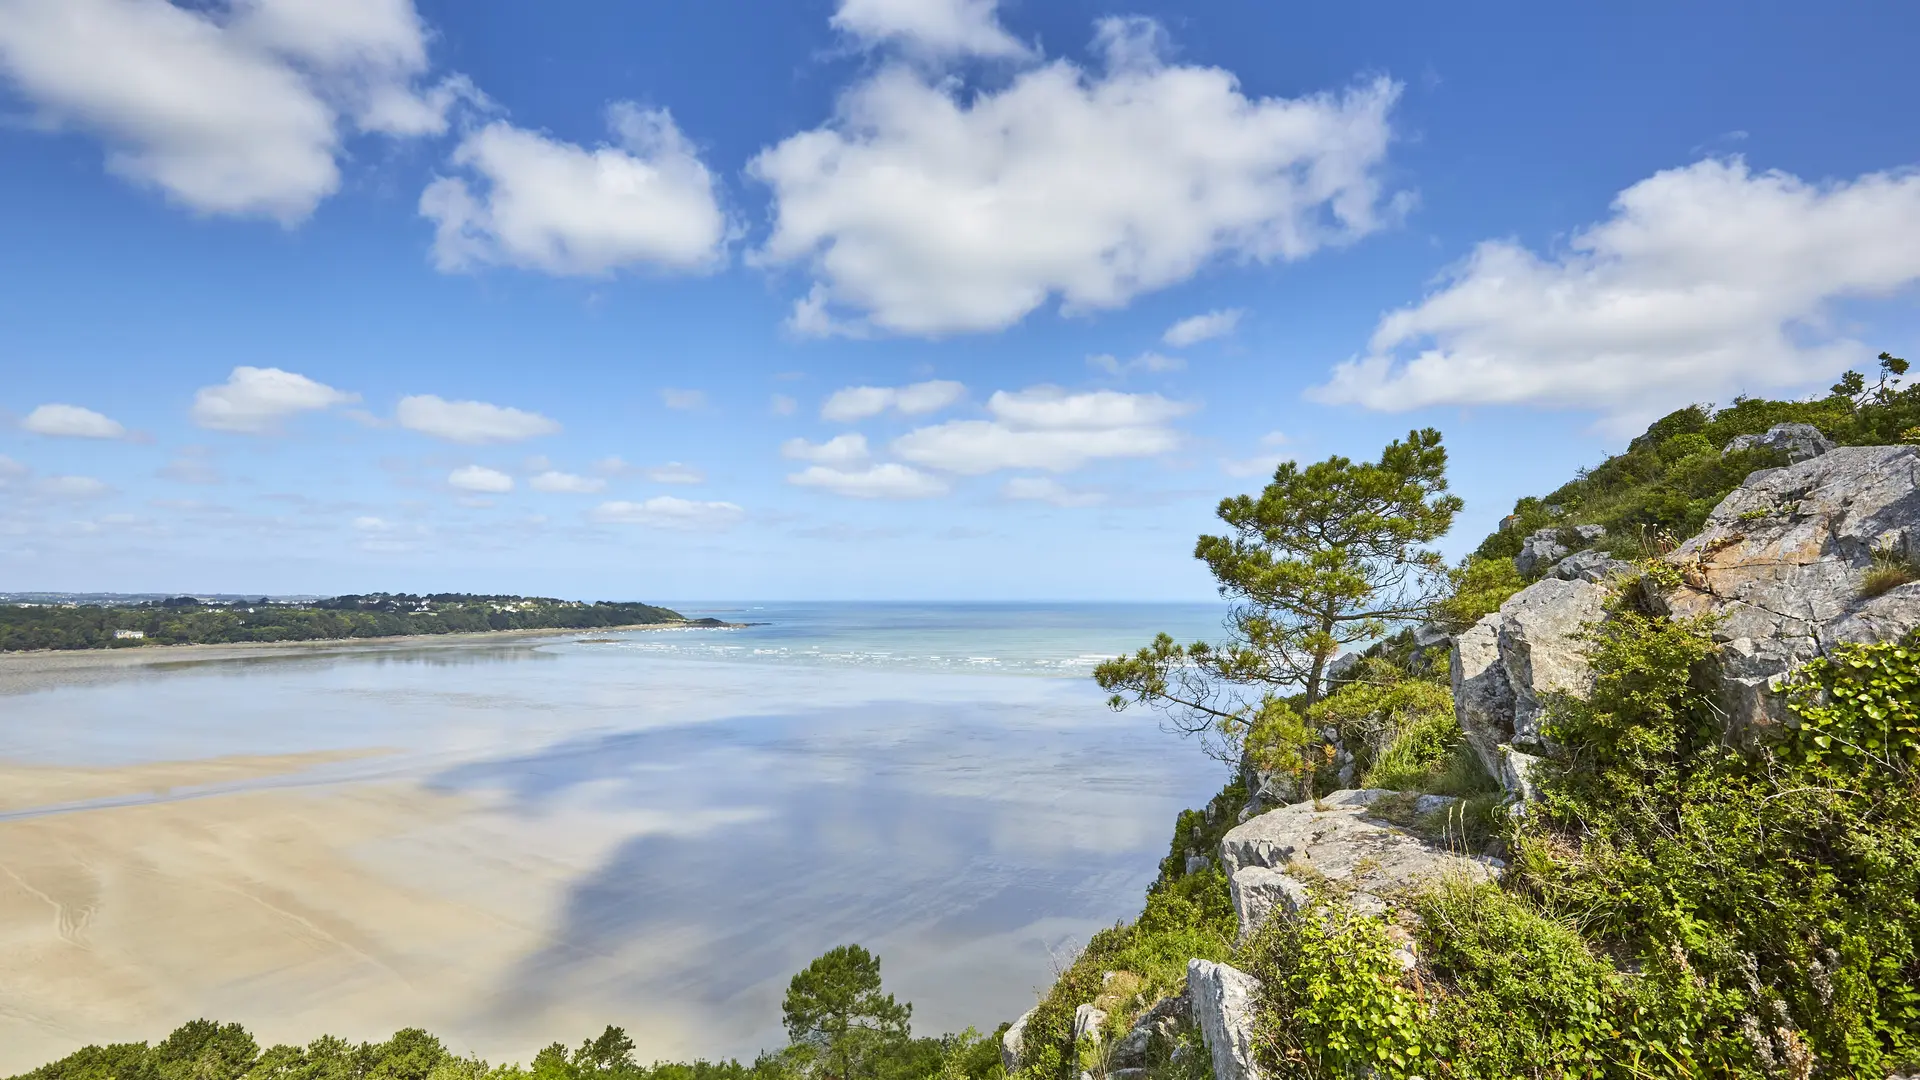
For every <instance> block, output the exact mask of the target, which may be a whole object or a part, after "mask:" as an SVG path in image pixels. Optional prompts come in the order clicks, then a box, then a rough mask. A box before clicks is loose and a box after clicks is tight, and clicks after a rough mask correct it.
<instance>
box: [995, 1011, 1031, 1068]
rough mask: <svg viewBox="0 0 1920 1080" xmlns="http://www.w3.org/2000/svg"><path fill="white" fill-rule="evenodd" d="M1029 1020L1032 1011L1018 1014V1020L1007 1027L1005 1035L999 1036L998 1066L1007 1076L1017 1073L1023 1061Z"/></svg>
mask: <svg viewBox="0 0 1920 1080" xmlns="http://www.w3.org/2000/svg"><path fill="white" fill-rule="evenodd" d="M1031 1019H1033V1010H1032V1009H1028V1010H1027V1011H1026V1012H1023V1013H1021V1014H1020V1019H1018V1020H1015V1021H1014V1022H1013V1023H1011V1024H1009V1025H1007V1032H1006V1034H1004V1035H1002V1036H1000V1064H1001V1065H1002V1066H1003V1067H1004V1068H1005V1069H1006V1071H1007V1075H1009V1076H1011V1075H1013V1074H1014V1073H1015V1072H1018V1071H1019V1069H1020V1066H1021V1065H1022V1064H1023V1063H1024V1061H1025V1058H1023V1057H1022V1055H1023V1054H1024V1053H1025V1052H1026V1046H1025V1043H1026V1035H1027V1021H1028V1020H1031Z"/></svg>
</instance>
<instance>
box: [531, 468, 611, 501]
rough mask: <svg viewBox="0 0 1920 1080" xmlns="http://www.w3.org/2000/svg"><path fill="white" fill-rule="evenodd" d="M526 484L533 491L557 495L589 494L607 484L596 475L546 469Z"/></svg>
mask: <svg viewBox="0 0 1920 1080" xmlns="http://www.w3.org/2000/svg"><path fill="white" fill-rule="evenodd" d="M527 486H528V487H530V488H532V489H533V490H535V491H545V492H549V493H552V494H558V495H591V494H593V493H594V492H596V491H600V490H603V489H604V488H605V487H606V486H607V482H606V481H605V480H602V479H600V478H599V477H597V476H575V475H574V474H573V473H563V472H559V471H558V470H554V469H548V470H547V471H546V472H543V473H539V474H537V475H536V476H534V478H533V479H531V480H529V481H527Z"/></svg>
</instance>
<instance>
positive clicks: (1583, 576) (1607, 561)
mask: <svg viewBox="0 0 1920 1080" xmlns="http://www.w3.org/2000/svg"><path fill="white" fill-rule="evenodd" d="M1632 570H1633V564H1632V563H1630V562H1626V561H1624V560H1621V559H1616V558H1614V557H1613V556H1611V555H1609V554H1607V553H1606V552H1604V551H1594V550H1587V551H1576V552H1574V553H1573V554H1571V555H1569V556H1567V557H1566V558H1564V559H1561V560H1560V561H1559V562H1557V563H1554V564H1553V569H1551V570H1549V571H1547V573H1549V574H1551V575H1552V576H1554V577H1557V578H1560V579H1562V580H1564V581H1591V582H1593V583H1594V584H1596V585H1602V584H1605V583H1606V582H1608V581H1611V580H1613V579H1614V578H1616V577H1619V576H1620V575H1621V574H1625V573H1629V572H1631V571H1632Z"/></svg>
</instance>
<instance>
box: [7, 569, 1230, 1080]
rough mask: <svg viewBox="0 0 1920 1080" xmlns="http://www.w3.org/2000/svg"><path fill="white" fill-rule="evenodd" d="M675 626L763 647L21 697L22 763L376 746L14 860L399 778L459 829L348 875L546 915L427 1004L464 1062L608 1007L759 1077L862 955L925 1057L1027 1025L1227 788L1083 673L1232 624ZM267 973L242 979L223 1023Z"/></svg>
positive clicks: (956, 621)
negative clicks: (932, 1037) (205, 814)
mask: <svg viewBox="0 0 1920 1080" xmlns="http://www.w3.org/2000/svg"><path fill="white" fill-rule="evenodd" d="M676 607H677V608H678V610H681V611H683V612H685V613H686V614H688V615H689V616H694V617H701V616H712V617H715V618H719V619H723V620H726V621H728V622H731V623H742V624H748V625H745V626H742V627H739V628H733V629H675V630H639V631H618V632H597V631H595V632H560V633H555V634H554V635H552V636H551V637H537V638H525V637H514V638H501V639H497V640H496V639H484V640H480V641H473V642H464V643H460V644H457V645H446V644H442V643H432V644H430V645H428V646H424V647H420V648H396V647H392V646H386V647H379V648H366V647H341V648H335V647H328V648H317V649H297V650H279V649H262V650H258V651H257V652H251V653H248V654H247V655H245V656H243V657H240V658H236V659H221V660H200V659H195V658H191V657H188V658H183V659H182V660H180V661H168V662H164V663H160V664H156V665H152V666H149V667H146V668H142V669H140V670H139V671H138V672H137V673H133V674H129V675H127V676H126V677H116V678H113V679H106V680H96V681H89V682H85V683H80V684H74V685H63V686H57V687H53V688H49V689H44V690H39V691H35V692H32V693H26V694H19V695H13V696H10V697H7V698H5V699H0V712H3V713H4V717H3V718H0V759H4V760H6V761H8V762H11V763H24V764H29V765H58V766H70V767H87V768H110V767H116V766H135V765H142V764H147V763H153V762H171V761H191V760H200V759H207V758H215V757H222V756H226V755H285V754H312V753H314V752H326V751H342V752H347V751H363V750H368V749H369V748H372V749H375V750H377V751H378V752H377V753H369V754H365V755H363V756H356V757H351V758H347V759H345V760H336V761H331V762H329V763H326V764H322V765H319V766H317V767H313V768H305V769H301V770H299V771H296V772H292V773H285V774H276V775H269V776H263V777H257V778H252V779H239V780H231V781H226V782H221V783H209V784H202V785H198V786H190V787H186V788H170V789H165V790H155V791H151V792H137V793H132V794H128V793H120V794H116V795H114V796H111V797H109V798H104V799H96V800H89V801H82V802H77V803H69V804H61V805H50V806H30V807H24V808H21V807H16V808H13V809H11V810H9V811H8V812H6V813H4V814H0V845H3V844H4V840H5V833H4V831H3V830H4V828H5V826H6V824H7V823H8V822H11V821H20V820H26V819H32V818H44V817H47V816H49V815H83V814H93V813H107V812H111V811H113V810H114V809H115V808H119V807H124V806H128V805H137V804H141V803H149V802H166V801H177V800H217V799H220V798H222V797H223V796H227V795H233V794H236V793H242V792H251V791H259V790H272V789H286V790H289V791H299V792H303V793H307V794H312V795H316V796H319V797H324V796H325V795H326V794H327V793H328V792H329V791H335V790H337V791H342V792H344V791H350V790H360V789H368V788H369V786H370V785H373V786H377V785H406V786H408V787H410V788H414V789H417V790H420V791H424V792H428V793H431V794H433V795H434V796H435V797H437V798H439V799H440V802H441V803H443V804H444V805H446V806H450V807H457V808H460V809H458V810H457V811H454V812H452V814H453V816H452V818H451V819H450V820H449V819H447V818H444V817H442V818H436V819H435V820H434V821H433V822H432V823H431V825H430V826H429V825H414V826H409V829H410V830H411V831H410V834H409V835H407V836H403V837H390V838H387V839H384V840H381V841H379V842H374V841H368V840H365V839H364V838H362V839H358V840H355V841H354V845H357V846H351V847H350V848H349V849H348V850H347V856H348V857H351V858H356V859H361V860H363V861H366V862H368V863H369V864H370V865H372V864H379V865H382V866H385V867H387V868H388V870H389V871H390V872H392V873H396V874H407V875H412V876H413V877H415V878H418V879H419V880H421V881H424V882H428V885H430V886H431V887H433V888H437V889H439V890H440V891H441V892H443V893H444V892H456V891H460V890H469V891H471V892H472V893H474V894H475V902H476V903H480V902H482V901H484V900H485V899H486V898H487V897H486V896H485V895H482V894H491V893H505V892H511V891H513V890H514V889H517V888H520V887H521V886H520V885H518V884H515V883H514V882H515V880H519V879H524V880H525V882H526V885H525V888H526V889H527V890H528V895H529V896H533V897H535V899H534V900H530V901H529V902H528V904H527V905H525V910H528V911H534V912H538V913H539V915H538V917H539V918H540V919H541V920H542V921H543V925H542V927H541V928H540V933H539V934H538V935H536V936H535V938H534V939H533V941H534V943H533V944H530V945H528V946H527V947H526V948H525V949H524V950H523V951H522V952H521V953H520V954H518V955H515V956H514V957H512V958H511V963H508V964H505V965H494V966H493V967H490V968H488V969H487V970H486V972H485V974H484V976H482V975H469V976H465V977H463V979H462V980H459V981H461V982H462V983H463V985H459V986H452V985H448V986H445V987H444V988H438V989H437V988H436V987H435V986H434V985H431V982H432V980H428V981H427V983H426V984H425V985H420V986H418V987H412V984H409V986H410V987H411V989H410V990H409V992H410V993H418V994H419V995H421V1000H422V1001H423V1002H426V1003H429V1004H431V1002H428V999H430V998H432V996H433V995H434V994H436V993H440V992H442V990H444V992H445V993H446V994H447V995H449V1001H448V1002H442V1003H440V1007H435V1008H426V1007H425V1005H424V1004H423V1006H422V1011H423V1012H425V1013H427V1014H429V1015H431V1016H432V1017H433V1022H434V1024H436V1025H437V1026H436V1031H437V1032H438V1033H440V1034H441V1035H442V1036H443V1037H445V1038H448V1040H449V1042H450V1044H452V1045H454V1046H455V1047H456V1048H468V1047H470V1048H475V1049H478V1050H481V1051H483V1052H486V1053H489V1054H493V1055H500V1056H505V1057H507V1058H508V1059H512V1058H516V1057H517V1058H519V1059H520V1060H525V1059H526V1057H527V1056H530V1054H531V1052H532V1050H534V1049H537V1048H538V1047H539V1046H540V1045H544V1044H545V1043H547V1042H551V1041H561V1042H567V1043H577V1042H579V1041H580V1040H581V1039H582V1038H584V1037H586V1036H587V1035H591V1034H594V1033H595V1032H594V1031H590V1030H575V1029H572V1028H566V1027H565V1026H564V1024H562V1023H561V1022H560V1020H559V1019H557V1018H566V1020H567V1023H575V1024H577V1023H579V1022H580V1018H582V1017H585V1018H590V1019H591V1020H593V1021H594V1022H595V1023H598V1022H599V1021H601V1020H602V1019H604V1020H605V1021H606V1022H608V1023H620V1024H622V1025H623V1026H625V1027H627V1028H629V1030H632V1031H635V1032H638V1033H642V1036H643V1037H642V1045H641V1056H642V1057H643V1058H651V1057H675V1058H686V1057H695V1056H698V1057H706V1058H717V1057H722V1056H743V1057H749V1058H750V1057H751V1056H752V1055H753V1054H755V1053H756V1052H758V1051H760V1050H763V1049H777V1048H778V1047H779V1046H780V1045H782V1044H783V1043H784V1036H783V1034H782V1031H781V1027H780V1017H779V1000H780V995H781V993H782V991H783V990H784V987H785V983H786V980H787V979H788V978H789V977H790V976H791V975H792V973H794V972H795V971H798V970H799V969H800V968H801V967H803V966H804V965H805V964H806V962H807V961H808V960H809V959H811V958H812V957H814V956H816V955H818V954H819V953H821V952H823V951H825V950H826V949H828V948H831V947H833V946H836V945H840V944H845V943H858V944H861V945H864V946H866V947H867V948H869V949H871V950H872V951H874V952H876V953H878V954H879V955H880V957H881V959H882V965H883V975H884V978H885V984H886V988H887V990H888V991H889V992H892V993H894V994H896V995H897V996H898V997H900V998H902V999H904V1000H908V1001H911V1002H912V1003H913V1006H914V1011H913V1025H914V1029H915V1032H916V1033H917V1034H939V1033H942V1032H947V1031H957V1030H959V1029H961V1028H964V1027H966V1026H969V1025H971V1026H974V1027H977V1028H979V1029H981V1030H983V1031H991V1030H992V1029H993V1028H994V1026H996V1025H997V1024H999V1023H1001V1022H1004V1021H1007V1020H1011V1019H1013V1018H1014V1017H1015V1016H1017V1015H1019V1014H1020V1013H1021V1012H1023V1011H1024V1010H1026V1009H1027V1008H1029V1007H1030V1006H1031V1005H1032V1004H1033V1003H1034V1001H1035V1000H1037V997H1038V996H1039V995H1040V994H1041V993H1043V992H1044V991H1045V988H1046V987H1047V986H1048V985H1049V984H1050V983H1051V981H1052V979H1053V977H1054V975H1055V973H1056V972H1057V971H1058V970H1060V969H1061V968H1062V967H1063V966H1064V964H1065V963H1067V962H1069V961H1070V959H1071V957H1072V955H1073V953H1074V951H1075V950H1076V949H1077V948H1078V947H1079V946H1081V945H1082V944H1084V942H1085V940H1086V939H1087V937H1088V936H1089V935H1091V934H1092V933H1093V932H1094V931H1096V930H1098V929H1100V928H1102V927H1105V926H1110V925H1112V924H1113V923H1114V922H1116V921H1118V920H1122V919H1127V918H1131V917H1132V916H1134V915H1135V914H1137V913H1138V911H1139V908H1140V905H1141V902H1142V898H1143V893H1144V890H1145V889H1146V887H1147V885H1148V884H1149V883H1150V882H1151V880H1152V879H1153V877H1154V875H1155V873H1156V870H1157V863H1158V861H1159V860H1160V859H1161V858H1162V857H1163V856H1164V855H1165V854H1166V853H1167V849H1168V841H1169V837H1170V835H1171V830H1172V826H1173V822H1174V818H1175V815H1176V814H1177V812H1178V811H1179V810H1181V809H1182V808H1186V807H1197V806H1200V805H1202V804H1204V802H1205V801H1206V800H1207V799H1208V798H1209V797H1210V796H1211V795H1212V794H1213V793H1214V792H1215V791H1217V790H1218V789H1219V787H1220V786H1221V785H1222V783H1224V781H1225V780H1226V779H1227V774H1226V770H1225V767H1224V766H1223V765H1221V764H1220V763H1219V762H1216V761H1213V760H1211V759H1209V758H1208V757H1207V756H1205V754H1203V753H1202V751H1201V749H1200V748H1199V747H1198V746H1197V745H1194V744H1192V743H1189V742H1184V741H1182V740H1181V739H1180V738H1179V737H1177V736H1176V735H1173V734H1170V733H1168V732H1166V731H1164V730H1162V729H1161V727H1160V725H1159V724H1158V723H1157V721H1156V718H1155V717H1154V715H1153V714H1152V713H1150V712H1146V711H1143V710H1140V709H1138V708H1136V709H1132V710H1128V711H1124V712H1116V711H1114V710H1112V709H1111V708H1109V707H1108V704H1107V700H1106V695H1105V694H1104V693H1103V692H1102V691H1101V690H1100V689H1099V688H1098V687H1097V686H1096V685H1095V684H1094V682H1093V680H1092V678H1091V672H1092V669H1093V667H1094V665H1095V664H1096V663H1098V662H1099V661H1100V660H1102V659H1105V658H1108V657H1111V656H1114V655H1116V654H1119V653H1121V652H1125V651H1130V650H1132V649H1134V648H1137V647H1139V646H1141V645H1144V644H1146V643H1147V642H1148V641H1150V640H1151V639H1152V636H1153V635H1154V634H1155V633H1157V632H1162V631H1164V632H1167V633H1171V634H1173V635H1174V636H1175V637H1176V638H1178V639H1181V640H1193V639H1195V638H1217V637H1218V636H1219V635H1220V633H1221V620H1222V617H1223V615H1224V614H1225V612H1224V611H1223V609H1222V608H1221V607H1220V605H1217V604H925V603H897V604H875V603H836V604H829V603H805V604H802V603H764V604H761V603H711V602H707V603H684V604H680V605H676ZM436 805H439V804H436ZM483 819H484V820H483ZM103 820H105V819H103ZM483 826H484V828H483ZM462 830H465V831H464V832H463V831H462ZM481 835H484V836H485V837H486V838H487V839H486V841H485V842H484V843H479V842H475V841H474V839H473V837H475V836H481ZM461 837H465V839H464V840H463V839H460V838H461ZM342 843H343V845H345V844H346V841H344V840H343V841H342ZM568 853H571V854H568ZM536 866H537V867H538V868H539V869H538V872H537V873H536V872H535V871H534V870H531V869H526V868H528V867H536ZM502 868H505V869H502ZM509 878H513V879H514V880H508V879H509ZM428 885H423V886H421V887H423V888H424V887H428ZM394 917H395V919H396V920H399V919H401V918H403V917H404V914H403V913H400V912H396V914H395V916H394ZM378 930H379V928H378V927H375V928H373V929H372V930H371V931H369V933H376V932H377V931H378ZM376 936H377V933H376ZM316 970H319V969H316ZM274 977H275V975H274V973H273V972H260V973H251V974H250V973H249V972H247V971H246V970H245V968H244V963H243V964H242V965H241V968H240V969H239V971H238V972H237V974H235V975H234V976H232V979H233V980H239V981H238V983H237V985H236V986H234V987H230V988H228V989H230V990H231V991H232V993H231V994H229V995H228V996H227V997H225V998H222V999H221V1000H225V1001H240V1002H242V1003H244V1002H245V1001H246V1000H247V998H246V996H245V995H246V994H247V993H248V990H247V987H248V986H249V985H252V984H249V983H247V982H246V980H247V979H257V980H259V982H258V985H262V986H264V985H268V984H269V983H270V981H271V979H272V978H274ZM230 981H231V980H230ZM475 982H483V983H484V984H485V985H478V986H476V985H471V984H472V983H475ZM358 985H359V984H357V983H353V982H343V983H342V984H341V985H338V986H331V987H328V986H320V987H317V988H315V987H311V986H310V987H308V988H307V990H306V991H305V992H309V993H327V994H334V995H352V994H354V993H356V992H357V986H358ZM455 999H457V1000H455ZM29 1004H31V1003H29ZM243 1011H244V1010H243ZM548 1018H555V1019H548ZM663 1018H669V1019H664V1020H663ZM401 1019H404V1018H401ZM393 1026H394V1027H399V1026H402V1025H401V1024H400V1023H395V1024H394V1025H393ZM130 1034H131V1033H130ZM150 1034H151V1033H145V1032H141V1033H138V1036H139V1037H149V1036H150ZM313 1034H316V1035H317V1034H319V1032H314V1033H313ZM343 1034H354V1033H343Z"/></svg>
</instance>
